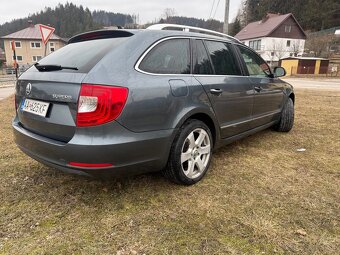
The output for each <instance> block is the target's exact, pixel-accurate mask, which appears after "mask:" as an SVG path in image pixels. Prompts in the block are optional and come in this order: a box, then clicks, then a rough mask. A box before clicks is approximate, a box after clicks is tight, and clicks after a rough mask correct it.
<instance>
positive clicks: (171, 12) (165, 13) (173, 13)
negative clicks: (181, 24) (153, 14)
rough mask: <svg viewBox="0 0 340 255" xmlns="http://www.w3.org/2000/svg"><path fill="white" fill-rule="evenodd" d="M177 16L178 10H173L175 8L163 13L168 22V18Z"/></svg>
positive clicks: (165, 10) (167, 9)
mask: <svg viewBox="0 0 340 255" xmlns="http://www.w3.org/2000/svg"><path fill="white" fill-rule="evenodd" d="M175 15H176V10H175V9H173V8H166V9H164V13H163V16H164V18H165V19H166V20H167V19H168V18H170V17H173V16H175Z"/></svg>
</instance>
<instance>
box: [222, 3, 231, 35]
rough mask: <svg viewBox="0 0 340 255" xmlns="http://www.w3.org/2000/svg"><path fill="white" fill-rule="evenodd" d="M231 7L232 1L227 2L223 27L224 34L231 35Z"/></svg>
mask: <svg viewBox="0 0 340 255" xmlns="http://www.w3.org/2000/svg"><path fill="white" fill-rule="evenodd" d="M229 5H230V0H225V12H224V25H223V33H225V34H228V33H229Z"/></svg>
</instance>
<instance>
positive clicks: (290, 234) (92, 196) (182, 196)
mask: <svg viewBox="0 0 340 255" xmlns="http://www.w3.org/2000/svg"><path fill="white" fill-rule="evenodd" d="M296 98H297V99H296V122H295V127H294V129H293V130H292V131H291V132H290V133H288V134H283V133H276V132H274V131H271V130H266V131H263V132H261V133H258V134H256V135H253V136H251V137H249V138H246V139H243V140H241V141H238V142H236V143H233V144H231V145H229V146H227V147H224V148H222V149H220V150H218V151H217V152H215V154H214V158H213V162H212V166H211V169H210V171H209V173H208V174H207V176H206V178H205V179H204V180H203V181H202V182H201V183H199V184H197V185H194V186H191V187H183V186H177V185H174V184H172V183H169V182H168V181H166V180H165V179H163V177H161V176H160V175H158V174H154V175H143V176H138V177H133V178H129V179H124V180H113V181H107V182H102V181H98V180H93V179H87V178H83V177H79V176H72V175H67V174H63V173H60V172H58V171H54V170H52V169H49V168H48V167H46V166H43V165H41V164H39V163H37V162H36V161H34V160H32V159H30V158H29V157H27V156H25V155H24V154H23V153H22V152H20V151H19V150H18V149H17V148H16V146H15V145H14V143H13V137H12V130H11V124H10V122H11V118H12V116H13V111H14V110H13V98H8V99H6V100H4V101H1V102H0V120H1V121H0V138H1V141H0V150H1V151H0V254H13V255H17V254H120V255H124V254H209V255H210V254H251V255H253V254H306V255H307V254H308V255H312V254H313V255H317V254H329V255H335V254H339V251H340V248H339V247H340V91H338V92H335V91H333V92H327V91H324V90H323V91H316V90H297V92H296ZM300 148H305V149H306V151H305V152H298V151H297V149H300Z"/></svg>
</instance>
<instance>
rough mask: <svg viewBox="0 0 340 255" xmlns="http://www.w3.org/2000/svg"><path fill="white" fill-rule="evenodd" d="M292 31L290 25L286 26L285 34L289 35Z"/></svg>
mask: <svg viewBox="0 0 340 255" xmlns="http://www.w3.org/2000/svg"><path fill="white" fill-rule="evenodd" d="M291 31H292V26H291V25H286V26H285V32H286V33H290V32H291Z"/></svg>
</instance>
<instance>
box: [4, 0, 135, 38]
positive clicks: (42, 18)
mask: <svg viewBox="0 0 340 255" xmlns="http://www.w3.org/2000/svg"><path fill="white" fill-rule="evenodd" d="M28 20H32V21H33V23H34V24H37V23H42V24H49V25H51V26H52V27H54V28H55V29H56V30H55V33H56V34H57V35H59V36H61V37H66V38H68V37H71V36H73V35H75V34H78V33H82V32H86V31H89V30H93V29H98V28H101V27H103V26H112V25H120V26H124V25H125V24H128V23H132V22H133V20H132V17H131V15H126V14H121V13H112V12H106V11H94V12H93V13H92V12H91V11H90V10H89V9H88V8H85V7H83V6H82V5H80V6H77V5H74V4H72V3H66V4H65V5H63V4H58V5H57V6H56V7H55V8H45V9H44V10H42V11H40V12H37V13H35V14H33V15H30V16H29V17H26V18H22V19H16V20H13V21H11V22H6V23H4V24H2V25H0V37H1V36H4V35H7V34H10V33H13V32H15V31H18V30H21V29H24V28H26V27H27V24H28Z"/></svg>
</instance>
